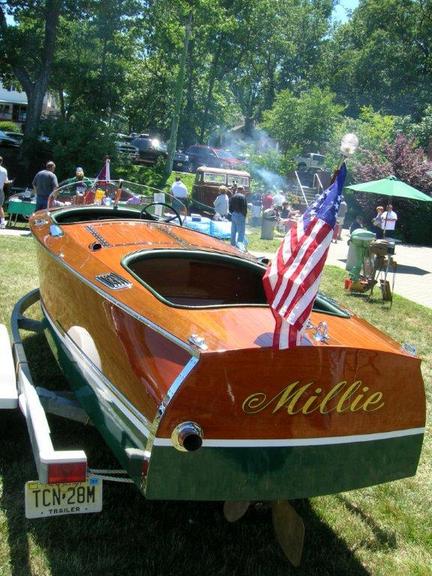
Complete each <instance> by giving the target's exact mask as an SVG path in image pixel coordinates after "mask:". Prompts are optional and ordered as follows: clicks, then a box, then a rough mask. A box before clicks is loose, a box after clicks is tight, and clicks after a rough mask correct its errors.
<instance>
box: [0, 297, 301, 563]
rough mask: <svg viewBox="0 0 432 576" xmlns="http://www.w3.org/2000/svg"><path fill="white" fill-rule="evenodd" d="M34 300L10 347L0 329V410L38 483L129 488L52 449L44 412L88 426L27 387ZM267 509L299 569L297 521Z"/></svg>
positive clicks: (26, 301) (68, 408)
mask: <svg viewBox="0 0 432 576" xmlns="http://www.w3.org/2000/svg"><path fill="white" fill-rule="evenodd" d="M39 300H40V293H39V289H34V290H32V291H31V292H29V293H28V294H26V295H25V296H23V297H22V298H21V299H20V300H19V301H18V302H17V303H16V305H15V307H14V309H13V312H12V316H11V332H12V342H11V340H10V338H9V334H8V331H7V328H6V326H4V325H3V324H0V410H14V409H18V408H19V409H20V410H21V412H22V414H23V416H24V418H25V420H26V424H27V429H28V433H29V436H30V441H31V446H32V451H33V457H34V461H35V464H36V468H37V474H38V481H39V483H41V484H61V483H67V484H69V485H70V484H73V483H79V482H83V481H85V480H86V479H87V478H88V477H89V475H90V476H91V477H92V478H93V479H97V481H99V482H100V483H101V482H102V481H103V480H105V481H106V480H108V481H113V482H126V483H131V484H133V480H132V479H130V478H128V477H125V476H126V475H127V472H126V471H125V470H112V469H108V470H95V469H90V468H89V467H88V462H87V456H86V453H85V452H84V450H56V449H55V448H54V445H53V442H52V438H51V430H50V427H49V424H48V420H47V413H50V414H55V415H57V416H61V417H63V418H66V419H69V420H73V421H76V422H80V423H82V424H84V425H91V421H90V419H89V417H88V415H87V413H86V412H85V411H84V410H83V409H82V408H81V406H80V405H79V403H78V401H77V400H75V399H74V398H73V397H72V395H71V392H68V391H66V392H57V391H55V392H54V391H52V390H48V389H46V388H42V387H39V386H35V385H34V383H33V380H32V376H31V371H30V366H29V362H28V360H27V357H26V354H25V350H24V345H23V342H22V339H21V334H20V331H21V330H25V331H27V332H33V333H36V334H37V333H43V332H44V330H45V322H44V320H35V319H33V318H30V317H28V316H26V315H25V313H26V311H27V310H28V309H29V308H30V307H31V306H33V305H34V304H36V303H37V302H39ZM35 482H36V481H35ZM251 504H252V503H250V502H246V501H244V502H237V501H226V502H225V503H224V507H223V514H224V517H225V519H226V520H227V521H228V522H235V521H237V520H239V519H240V518H242V517H243V516H244V514H246V512H247V510H248V509H249V506H250V505H251ZM269 504H271V508H272V520H273V526H274V530H275V533H276V537H277V540H278V542H279V544H280V546H281V548H282V550H283V552H284V554H285V556H286V557H287V558H288V560H289V561H290V562H291V564H293V565H294V566H299V565H300V562H301V557H302V552H303V542H304V534H305V527H304V523H303V520H302V518H301V517H300V516H299V515H298V514H297V512H296V511H295V509H294V508H293V507H292V506H291V504H290V503H289V502H288V501H286V500H277V501H274V502H271V503H269ZM100 510H101V508H100ZM100 510H92V511H100ZM66 513H68V512H66V511H65V512H62V514H66ZM26 516H27V517H28V518H35V517H36V516H34V515H33V516H32V515H28V514H27V506H26Z"/></svg>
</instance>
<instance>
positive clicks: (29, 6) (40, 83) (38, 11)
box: [0, 0, 64, 141]
mask: <svg viewBox="0 0 432 576" xmlns="http://www.w3.org/2000/svg"><path fill="white" fill-rule="evenodd" d="M63 8H64V1H63V0H46V1H38V0H35V1H32V2H30V1H29V2H25V1H20V0H15V1H11V2H6V4H5V7H3V6H0V29H1V31H2V41H1V43H0V49H2V50H3V53H4V56H5V62H6V65H7V66H8V67H9V69H10V70H11V71H12V72H13V74H14V75H15V77H16V78H17V79H18V81H19V82H20V84H21V86H22V88H23V90H24V91H25V93H26V95H27V101H28V104H27V117H26V123H25V132H24V138H25V141H28V140H30V139H34V138H36V136H37V131H38V126H39V120H40V117H41V113H42V106H43V99H44V97H45V94H46V91H47V88H48V84H49V80H50V75H51V69H52V63H53V59H54V48H55V42H56V37H57V27H58V22H59V17H60V13H61V11H62V9H63ZM6 14H8V15H10V16H13V17H14V18H15V24H14V25H9V24H8V22H7V19H6Z"/></svg>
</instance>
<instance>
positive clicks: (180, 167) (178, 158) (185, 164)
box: [173, 150, 189, 172]
mask: <svg viewBox="0 0 432 576" xmlns="http://www.w3.org/2000/svg"><path fill="white" fill-rule="evenodd" d="M173 169H174V170H177V171H178V172H189V156H188V155H187V154H185V153H184V152H183V151H182V150H177V152H176V153H175V155H174V160H173Z"/></svg>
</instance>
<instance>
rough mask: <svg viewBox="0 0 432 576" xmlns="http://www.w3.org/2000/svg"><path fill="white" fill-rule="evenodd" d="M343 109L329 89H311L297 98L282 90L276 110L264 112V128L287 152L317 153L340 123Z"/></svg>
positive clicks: (277, 100) (275, 106)
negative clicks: (298, 150) (296, 148)
mask: <svg viewBox="0 0 432 576" xmlns="http://www.w3.org/2000/svg"><path fill="white" fill-rule="evenodd" d="M343 109H344V107H343V106H341V105H340V104H336V103H335V95H334V94H333V93H331V92H330V91H329V90H327V89H324V90H321V89H320V88H312V89H311V90H309V91H308V92H304V93H303V94H301V95H300V96H298V97H297V96H295V95H294V94H293V93H292V92H290V91H289V90H283V91H282V92H280V93H279V94H278V96H277V97H276V100H275V104H274V106H273V108H272V109H271V110H268V111H266V112H265V114H264V121H263V127H264V128H265V129H266V130H268V132H269V134H270V135H271V136H272V137H273V138H275V139H276V140H277V141H278V142H279V143H280V145H281V147H282V149H283V150H284V151H286V150H287V149H288V148H289V147H292V146H298V147H299V148H302V149H303V151H304V152H312V151H314V152H317V151H319V150H321V149H322V148H323V146H324V144H325V143H326V142H327V140H328V139H329V138H330V135H331V134H332V131H333V129H334V127H335V126H336V125H337V123H338V122H340V121H341V115H342V112H343Z"/></svg>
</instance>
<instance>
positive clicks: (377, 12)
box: [321, 0, 432, 118]
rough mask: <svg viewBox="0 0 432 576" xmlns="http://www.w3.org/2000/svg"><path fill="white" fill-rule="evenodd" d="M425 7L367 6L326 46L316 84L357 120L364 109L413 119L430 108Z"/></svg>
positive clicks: (379, 0) (378, 1) (375, 1)
mask: <svg viewBox="0 0 432 576" xmlns="http://www.w3.org/2000/svg"><path fill="white" fill-rule="evenodd" d="M430 18H431V4H430V2H429V1H427V2H422V1H420V0H412V1H409V2H402V1H400V0H368V1H367V2H361V3H360V6H359V8H358V9H357V10H355V11H354V14H353V17H352V19H351V20H349V21H348V22H346V23H345V24H343V25H342V26H340V27H339V28H338V29H337V30H336V32H335V34H334V35H333V37H332V38H331V39H330V41H329V42H328V44H327V47H326V55H325V58H324V61H323V70H322V76H321V77H322V78H323V80H324V81H325V82H326V83H327V82H328V83H329V85H330V86H331V88H332V89H333V90H334V91H335V92H336V93H337V94H338V101H340V102H345V103H347V104H348V105H349V109H348V113H349V114H350V115H352V116H357V114H358V113H359V110H360V108H361V107H362V106H364V105H371V106H373V108H374V109H375V110H380V111H381V112H383V113H385V114H394V115H406V114H410V115H412V116H413V118H415V117H419V116H420V115H421V112H422V110H424V109H425V107H426V106H427V105H428V104H429V103H430V87H431V80H432V68H431V66H430V54H429V49H428V47H429V46H430V44H431V41H432V27H431V26H430Z"/></svg>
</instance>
